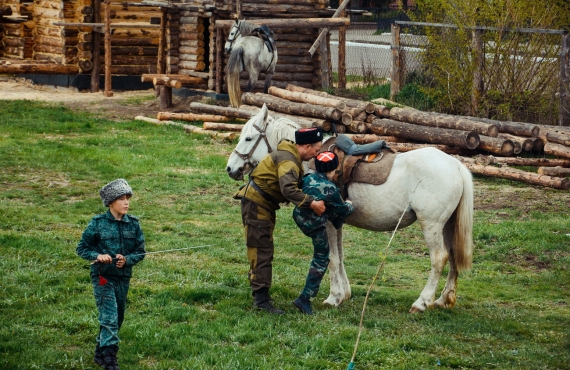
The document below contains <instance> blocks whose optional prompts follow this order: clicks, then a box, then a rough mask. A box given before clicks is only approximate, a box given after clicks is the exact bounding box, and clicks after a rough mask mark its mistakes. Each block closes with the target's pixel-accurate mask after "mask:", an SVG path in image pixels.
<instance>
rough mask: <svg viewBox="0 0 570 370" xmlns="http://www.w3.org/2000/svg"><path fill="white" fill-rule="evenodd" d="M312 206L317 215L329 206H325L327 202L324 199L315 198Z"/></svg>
mask: <svg viewBox="0 0 570 370" xmlns="http://www.w3.org/2000/svg"><path fill="white" fill-rule="evenodd" d="M310 207H311V209H312V210H313V212H315V213H316V214H317V216H320V215H322V214H323V213H324V212H325V210H326V209H327V207H326V206H325V202H324V201H323V200H319V201H316V200H313V201H312V202H311V204H310Z"/></svg>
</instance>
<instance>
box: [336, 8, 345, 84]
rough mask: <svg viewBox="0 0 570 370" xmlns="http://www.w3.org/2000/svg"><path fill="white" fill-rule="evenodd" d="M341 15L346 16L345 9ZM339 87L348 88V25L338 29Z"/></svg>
mask: <svg viewBox="0 0 570 370" xmlns="http://www.w3.org/2000/svg"><path fill="white" fill-rule="evenodd" d="M339 16H340V17H341V18H343V17H344V10H342V11H341V12H340V15H339ZM338 87H339V89H345V88H346V27H339V29H338Z"/></svg>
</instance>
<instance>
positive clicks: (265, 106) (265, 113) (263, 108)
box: [260, 103, 269, 122]
mask: <svg viewBox="0 0 570 370" xmlns="http://www.w3.org/2000/svg"><path fill="white" fill-rule="evenodd" d="M260 113H261V114H262V115H263V122H266V121H267V117H268V116H269V109H267V105H266V104H265V103H263V107H261V112H260Z"/></svg>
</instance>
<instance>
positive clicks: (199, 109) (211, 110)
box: [188, 102, 252, 120]
mask: <svg viewBox="0 0 570 370" xmlns="http://www.w3.org/2000/svg"><path fill="white" fill-rule="evenodd" d="M188 108H189V109H190V110H191V111H193V112H195V113H207V114H215V115H221V116H228V117H235V118H243V119H246V120H249V119H250V118H251V116H252V112H251V111H247V110H241V109H237V108H232V107H219V106H217V105H209V104H202V103H197V102H192V103H190V105H189V106H188Z"/></svg>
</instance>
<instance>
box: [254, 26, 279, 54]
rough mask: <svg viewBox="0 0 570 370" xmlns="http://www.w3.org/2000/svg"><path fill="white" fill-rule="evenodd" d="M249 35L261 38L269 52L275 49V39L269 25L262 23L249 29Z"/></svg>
mask: <svg viewBox="0 0 570 370" xmlns="http://www.w3.org/2000/svg"><path fill="white" fill-rule="evenodd" d="M251 36H257V37H259V38H260V39H262V40H263V42H264V43H265V46H267V49H268V50H269V52H271V53H273V50H275V40H273V31H271V30H270V29H269V27H267V26H266V25H264V24H263V25H261V26H259V27H256V28H254V29H253V31H251Z"/></svg>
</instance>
